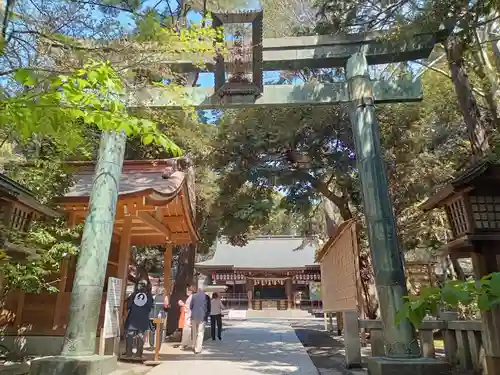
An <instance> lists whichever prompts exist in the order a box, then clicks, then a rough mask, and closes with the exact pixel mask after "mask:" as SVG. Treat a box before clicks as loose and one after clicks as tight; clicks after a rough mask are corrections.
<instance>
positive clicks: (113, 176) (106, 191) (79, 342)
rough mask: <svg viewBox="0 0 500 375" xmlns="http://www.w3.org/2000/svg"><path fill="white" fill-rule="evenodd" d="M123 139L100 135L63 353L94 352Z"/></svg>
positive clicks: (116, 197)
mask: <svg viewBox="0 0 500 375" xmlns="http://www.w3.org/2000/svg"><path fill="white" fill-rule="evenodd" d="M126 139H127V137H126V135H125V134H123V133H115V132H105V133H103V135H102V137H101V145H100V149H99V158H98V160H97V165H96V171H95V174H94V182H93V186H92V193H91V196H90V202H89V209H88V216H87V219H86V220H85V227H84V230H83V237H82V244H81V249H80V254H79V256H78V263H77V266H76V273H75V281H74V284H73V291H72V292H71V307H70V311H69V322H68V328H67V330H66V336H65V338H64V346H63V351H62V355H63V356H88V355H93V354H95V345H96V330H97V324H98V320H99V314H100V309H101V299H102V290H103V287H104V278H105V276H106V265H107V261H108V255H109V247H110V245H111V237H112V235H113V225H114V218H115V212H116V202H117V200H118V184H119V181H120V176H121V174H122V167H123V158H124V153H125V145H126Z"/></svg>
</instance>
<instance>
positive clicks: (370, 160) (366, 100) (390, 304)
mask: <svg viewBox="0 0 500 375" xmlns="http://www.w3.org/2000/svg"><path fill="white" fill-rule="evenodd" d="M347 76H348V80H349V94H350V99H351V105H350V117H351V123H352V131H353V136H354V141H355V147H356V161H357V167H358V170H359V174H360V180H361V185H362V196H363V208H364V210H363V211H364V214H365V217H366V224H367V227H368V239H369V243H370V251H371V255H372V262H373V269H374V272H375V284H376V286H377V292H378V298H379V302H380V313H381V320H382V323H383V326H384V339H385V352H386V355H387V356H388V357H398V358H408V357H419V356H420V349H419V346H418V342H417V339H416V334H415V330H414V329H413V326H412V325H411V324H410V322H409V321H408V320H404V321H402V322H401V323H400V324H399V325H396V324H395V322H396V312H397V311H398V310H399V309H400V308H401V307H402V305H403V296H406V295H408V293H407V289H406V281H405V274H404V269H403V261H402V258H401V252H400V249H399V242H398V236H397V234H396V220H395V218H394V213H393V208H392V200H391V197H390V194H389V187H388V183H387V174H386V170H385V163H384V160H383V158H382V155H383V152H382V147H381V145H380V128H379V124H378V121H377V119H376V117H375V108H374V106H373V95H372V83H371V81H370V78H369V75H368V63H367V60H366V57H365V55H364V54H362V53H357V54H354V55H353V56H352V57H351V58H350V59H349V61H348V63H347Z"/></svg>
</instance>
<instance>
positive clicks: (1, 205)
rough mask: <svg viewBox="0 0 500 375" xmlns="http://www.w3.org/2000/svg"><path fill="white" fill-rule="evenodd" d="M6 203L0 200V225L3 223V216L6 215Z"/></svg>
mask: <svg viewBox="0 0 500 375" xmlns="http://www.w3.org/2000/svg"><path fill="white" fill-rule="evenodd" d="M8 205H9V203H8V202H6V201H4V200H0V223H3V222H4V221H5V214H6V213H7V206H8Z"/></svg>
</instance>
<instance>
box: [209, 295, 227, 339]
mask: <svg viewBox="0 0 500 375" xmlns="http://www.w3.org/2000/svg"><path fill="white" fill-rule="evenodd" d="M223 309H225V307H224V305H223V304H222V301H221V300H220V298H219V294H218V293H215V292H214V293H213V294H212V300H211V301H210V325H211V329H212V340H215V326H216V325H217V337H218V338H219V340H222V310H223Z"/></svg>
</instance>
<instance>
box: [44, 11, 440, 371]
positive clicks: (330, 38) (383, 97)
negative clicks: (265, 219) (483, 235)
mask: <svg viewBox="0 0 500 375" xmlns="http://www.w3.org/2000/svg"><path fill="white" fill-rule="evenodd" d="M263 16H264V14H263V12H262V11H257V12H254V11H250V12H243V13H227V14H217V13H212V25H213V26H214V27H219V26H225V25H227V24H251V26H252V30H251V33H249V34H248V33H247V34H248V35H251V37H250V38H251V40H250V41H247V40H245V37H244V35H245V33H241V35H239V34H238V35H237V33H235V34H234V35H233V37H234V38H233V40H232V41H230V42H227V45H228V47H229V50H230V57H229V59H226V57H225V54H220V55H219V56H217V58H216V59H215V63H214V59H213V56H207V57H206V58H202V59H201V60H203V61H200V58H199V56H196V57H194V56H193V57H194V58H193V61H196V62H202V63H206V66H207V69H208V70H209V71H212V72H214V73H215V74H214V75H215V85H214V87H213V88H207V87H187V88H186V89H185V92H183V93H182V95H175V97H176V98H173V97H168V95H167V97H166V95H165V92H164V91H162V90H164V89H163V88H161V87H157V86H155V85H154V84H151V85H149V86H147V87H141V88H139V87H137V88H134V89H133V90H131V91H130V92H129V93H128V98H127V100H126V105H127V107H129V108H131V109H132V108H134V107H135V108H137V107H149V108H161V107H163V108H165V109H175V108H177V109H179V108H185V107H186V106H190V105H191V106H194V107H196V108H197V109H203V108H206V109H212V108H218V107H219V108H220V107H222V108H229V107H233V108H245V107H256V106H257V107H259V106H304V105H316V106H317V105H324V106H331V105H333V104H339V103H349V109H348V111H349V115H350V119H351V125H352V133H353V138H354V141H355V142H354V143H355V154H356V160H357V170H358V171H359V176H360V180H361V188H362V189H361V192H362V200H363V205H364V214H365V217H366V224H367V229H368V230H367V232H368V238H369V244H370V250H371V254H372V260H373V265H374V268H375V270H374V271H375V282H376V285H377V291H378V297H379V301H380V310H381V320H382V325H383V327H384V332H383V333H384V339H385V354H386V356H387V357H389V358H390V359H391V360H392V359H395V361H391V364H390V365H391V366H393V365H394V366H396V368H401V367H404V369H405V370H407V369H409V368H410V366H408V365H407V361H409V362H411V361H413V360H414V359H415V358H418V357H421V351H420V348H419V344H418V341H417V337H416V332H415V329H414V327H413V326H412V325H411V323H410V321H409V320H407V319H403V320H401V321H400V322H399V324H397V325H396V324H394V322H395V316H396V313H397V310H398V308H399V307H400V306H401V305H402V298H403V296H405V295H407V288H406V283H405V275H404V270H403V265H402V261H401V253H400V248H399V244H398V240H397V234H396V223H395V218H394V213H393V207H392V201H391V197H390V194H389V188H388V183H387V173H386V170H385V167H386V166H385V163H384V160H383V157H382V156H383V152H382V148H381V144H380V143H381V142H380V129H379V124H378V122H377V120H376V116H375V104H377V103H379V104H382V103H399V102H415V101H420V100H421V99H422V88H421V83H420V81H419V80H418V79H417V80H412V79H411V78H410V79H407V78H405V77H406V76H407V75H405V77H403V78H401V79H390V80H385V81H384V80H372V79H370V75H369V64H388V63H396V62H404V61H411V60H419V59H423V58H427V57H428V56H429V54H430V53H431V51H432V49H433V46H434V44H435V43H436V42H439V41H441V40H443V39H444V38H445V37H446V36H447V34H448V30H447V29H445V28H443V29H441V30H436V32H421V33H416V34H414V35H409V36H408V37H407V38H405V41H404V42H403V43H397V42H394V41H392V40H390V38H388V39H389V40H386V39H385V38H382V37H381V36H384V35H381V33H380V32H374V33H360V34H351V35H343V36H342V35H322V36H306V37H294V38H279V39H273V38H271V39H263ZM392 31H393V30H387V31H386V35H387V36H389V35H391V34H392ZM396 33H397V32H396ZM384 34H385V32H384ZM223 38H224V36H221V41H224V39H223ZM247 42H248V43H247ZM159 53H161V52H159ZM163 57H164V56H163ZM168 65H169V68H170V69H172V71H173V72H181V73H182V72H184V73H191V72H198V71H199V70H200V69H199V64H194V63H193V62H190V61H184V60H183V61H178V62H173V61H172V62H169V63H168ZM335 67H342V68H344V71H345V77H346V80H345V81H344V82H333V83H320V82H310V83H305V84H297V85H265V84H264V75H263V73H264V71H280V70H281V71H287V70H288V71H296V70H301V69H304V68H306V69H329V68H335ZM176 99H177V100H176ZM125 145H126V137H125V135H124V134H121V133H120V134H119V133H114V132H106V133H104V135H103V138H102V146H101V149H100V154H99V162H98V164H97V166H96V181H97V183H94V186H93V188H92V192H91V193H92V194H91V195H92V199H90V200H89V207H88V212H89V213H90V214H89V215H88V217H87V219H86V225H85V230H84V234H83V240H82V252H81V254H80V256H79V260H78V267H77V272H76V277H75V288H74V289H73V292H72V299H73V301H74V304H73V305H74V306H72V308H71V309H70V316H69V319H68V329H67V331H66V337H65V344H64V346H63V351H62V354H63V355H70V356H72V357H76V356H82V357H85V356H88V355H89V354H92V353H93V352H94V350H95V343H94V342H93V339H94V336H95V335H94V333H95V326H96V325H97V324H96V323H97V319H96V318H94V315H95V310H96V308H98V305H99V303H100V300H99V299H96V298H95V296H100V295H101V292H102V281H101V279H103V278H104V276H105V265H102V266H99V264H102V262H101V263H99V262H100V261H102V258H107V250H108V249H106V252H105V253H104V252H99V250H100V248H101V247H100V246H99V244H100V243H101V242H102V243H106V246H108V244H109V243H110V242H111V237H112V231H113V222H114V216H115V213H116V212H117V210H116V201H117V197H118V193H119V192H118V191H117V190H118V189H117V188H116V183H115V181H117V180H119V179H120V175H121V168H122V165H123V156H124V149H125ZM305 173H307V171H305ZM311 177H313V176H311ZM121 186H122V185H121V184H120V188H121ZM165 203H166V202H165ZM127 207H128V206H127ZM134 208H135V207H134ZM156 214H158V212H157V211H155V210H153V211H152V212H151V213H148V214H147V215H146V214H140V216H141V220H143V221H147V222H148V224H150V225H151V226H152V227H154V228H156V230H157V231H158V232H160V233H162V235H161V236H162V239H163V240H165V241H166V240H168V238H169V236H168V235H165V233H166V232H164V230H165V228H164V227H165V225H161V226H160V225H159V223H158V222H157V220H154V221H153V220H152V219H151V218H154V216H156ZM159 216H160V217H161V218H165V216H164V215H161V214H160V215H159ZM190 219H191V218H190ZM122 233H127V230H126V229H123V230H122ZM192 237H193V239H192V240H193V242H195V241H196V240H197V238H196V236H195V235H192ZM275 250H276V249H270V251H267V253H272V252H274V251H275ZM296 253H300V251H297V252H296ZM103 255H104V256H103ZM252 257H255V255H253V254H252ZM222 265H225V266H226V267H227V265H228V264H227V262H225V263H222ZM272 266H274V265H273V264H270V265H268V267H272ZM306 266H309V265H306ZM206 267H207V268H208V265H206ZM212 267H213V265H212ZM272 268H275V267H272ZM283 268H288V269H289V268H290V267H288V266H286V267H285V266H282V267H281V269H283ZM240 269H242V270H244V271H248V273H252V275H249V278H247V280H248V281H249V284H250V282H251V281H252V280H251V279H252V278H257V277H258V276H256V277H254V275H253V273H258V272H259V270H258V269H257V270H256V269H255V268H253V267H245V268H243V267H242V268H240ZM231 271H234V269H232V270H231ZM291 276H292V275H283V277H287V278H288V280H289V281H288V280H287V281H288V282H287V285H288V289H287V292H288V293H287V294H288V295H289V296H290V295H291V287H290V286H291V284H292V278H291ZM253 286H255V285H253ZM85 288H87V289H85ZM89 290H91V291H92V293H89V292H88V291H89ZM269 293H271V292H269ZM92 298H93V299H92ZM289 298H290V297H289ZM250 299H251V296H249V300H250ZM256 301H261V300H253V302H256ZM278 301H282V300H278ZM283 302H285V306H286V302H287V301H283ZM82 304H83V305H86V306H88V308H86V309H80V308H79V306H81V305H82ZM281 307H282V306H281V305H280V304H278V308H281ZM353 318H355V319H354V320H352V322H351V323H352V325H351V324H347V323H346V325H345V327H356V330H357V327H358V325H357V316H354V315H353ZM81 322H85V327H84V326H83V325H82V324H81ZM83 327H84V328H85V329H83ZM83 331H85V332H84V333H82V332H83ZM353 337H355V338H359V332H358V331H356V334H355V335H354V336H353ZM77 339H78V340H77ZM353 341H356V339H354V340H346V343H350V342H353ZM346 352H349V351H346ZM402 359H404V360H405V361H401V360H402ZM420 359H421V358H418V360H417V362H416V363H418V366H416V367H418V369H420V370H421V369H422V366H424V365H425V366H426V368H427V366H428V365H429V366H431V367H434V368H436V369H437V370H439V371H441V369H442V366H441V365H440V363H436V364H435V363H434V362H432V363H429V361H428V360H426V362H425V364H421V361H420ZM360 361H361V358H360V357H359V358H349V361H347V362H348V363H349V364H350V365H353V366H354V365H360ZM357 362H359V363H357ZM409 362H408V363H409ZM49 365H50V366H52V367H51V368H54V363H53V362H50V361H47V367H48V368H49ZM435 365H436V366H435ZM382 366H386V363H385V362H383V361H382V360H380V361H379V360H373V361H372V362H370V363H369V372H370V373H380V371H378V368H379V367H380V368H382ZM384 368H385V367H384ZM391 372H393V373H396V370H391ZM399 372H405V371H402V370H401V369H400V370H399ZM429 373H431V372H429ZM435 373H437V372H435ZM439 373H443V372H439ZM57 375H59V373H58V374H57Z"/></svg>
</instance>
